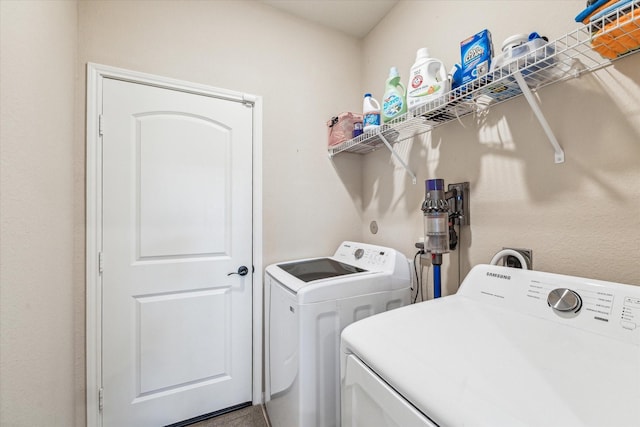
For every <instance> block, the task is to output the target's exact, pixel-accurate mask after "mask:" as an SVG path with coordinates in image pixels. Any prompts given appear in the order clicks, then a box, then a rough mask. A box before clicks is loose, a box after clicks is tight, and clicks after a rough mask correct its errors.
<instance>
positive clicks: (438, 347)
mask: <svg viewBox="0 0 640 427" xmlns="http://www.w3.org/2000/svg"><path fill="white" fill-rule="evenodd" d="M341 363H342V366H341V369H342V387H343V389H342V390H343V391H342V427H351V426H360V427H364V426H366V427H377V426H401V427H413V426H430V427H433V426H448V427H455V426H491V427H500V426H509V427H515V426H559V427H560V426H561V427H570V426H598V427H603V426H616V427H631V426H638V425H640V287H638V286H630V285H623V284H618V283H611V282H604V281H599V280H589V279H583V278H578V277H571V276H562V275H557V274H550V273H543V272H538V271H524V270H519V269H512V268H507V267H498V266H488V265H481V266H477V267H475V268H474V269H473V270H472V271H471V272H470V273H469V275H468V276H467V277H466V278H465V280H464V282H463V284H462V285H461V288H460V290H459V292H458V293H457V294H456V295H453V296H449V297H446V298H441V299H439V300H432V301H428V302H425V303H421V304H415V305H412V306H408V307H403V308H401V309H398V310H394V311H392V312H389V313H382V314H379V315H377V316H373V317H371V318H369V319H365V320H363V321H362V322H358V323H356V324H354V325H351V326H349V327H347V328H345V330H344V332H343V334H342V359H341Z"/></svg>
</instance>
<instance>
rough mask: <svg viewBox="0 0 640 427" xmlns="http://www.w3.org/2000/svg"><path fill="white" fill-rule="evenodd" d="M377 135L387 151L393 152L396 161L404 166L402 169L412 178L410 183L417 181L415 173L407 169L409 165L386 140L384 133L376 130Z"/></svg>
mask: <svg viewBox="0 0 640 427" xmlns="http://www.w3.org/2000/svg"><path fill="white" fill-rule="evenodd" d="M378 137H379V138H380V140H381V141H382V142H383V143H384V145H386V146H387V148H388V149H389V151H391V154H393V157H395V158H396V160H397V161H399V162H400V164H401V165H402V167H403V168H404V170H406V171H407V173H408V174H409V175H411V178H412V183H413V184H414V185H415V184H416V182H417V178H416V175H415V174H414V173H413V172H411V169H409V166H407V164H406V163H405V161H404V160H402V157H400V155H399V154H398V153H397V152H396V150H394V149H393V147H392V146H391V144H390V143H389V141H387V138H385V137H384V135H383V134H382V132H380V131H378Z"/></svg>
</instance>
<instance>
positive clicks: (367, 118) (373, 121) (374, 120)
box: [362, 111, 380, 127]
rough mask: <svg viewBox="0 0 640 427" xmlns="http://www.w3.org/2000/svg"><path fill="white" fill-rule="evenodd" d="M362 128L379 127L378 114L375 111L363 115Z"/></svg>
mask: <svg viewBox="0 0 640 427" xmlns="http://www.w3.org/2000/svg"><path fill="white" fill-rule="evenodd" d="M362 122H363V124H364V126H365V127H366V126H371V125H373V126H379V125H380V113H379V112H377V111H371V112H369V113H365V115H364V119H363V121H362Z"/></svg>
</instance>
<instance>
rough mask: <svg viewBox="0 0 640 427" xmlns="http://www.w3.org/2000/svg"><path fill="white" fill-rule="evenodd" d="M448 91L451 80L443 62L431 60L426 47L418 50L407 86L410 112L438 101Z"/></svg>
mask: <svg viewBox="0 0 640 427" xmlns="http://www.w3.org/2000/svg"><path fill="white" fill-rule="evenodd" d="M448 91H449V80H448V79H447V71H446V70H445V68H444V64H443V63H442V61H440V60H439V59H435V58H429V50H428V49H427V48H426V47H423V48H421V49H418V53H417V54H416V62H415V64H413V66H412V67H411V71H410V73H409V84H408V85H407V104H408V105H409V111H413V110H415V109H416V108H418V107H419V106H421V105H424V104H426V103H428V102H431V101H435V100H437V99H438V98H440V97H442V96H443V95H444V94H445V93H447V92H448Z"/></svg>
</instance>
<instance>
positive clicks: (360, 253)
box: [353, 248, 364, 259]
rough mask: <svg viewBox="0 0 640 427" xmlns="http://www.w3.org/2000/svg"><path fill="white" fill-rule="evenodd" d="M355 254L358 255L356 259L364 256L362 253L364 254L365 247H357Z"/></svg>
mask: <svg viewBox="0 0 640 427" xmlns="http://www.w3.org/2000/svg"><path fill="white" fill-rule="evenodd" d="M353 255H354V256H355V257H356V259H360V258H362V255H364V249H362V248H358V249H356V251H355V253H354V254H353Z"/></svg>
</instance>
